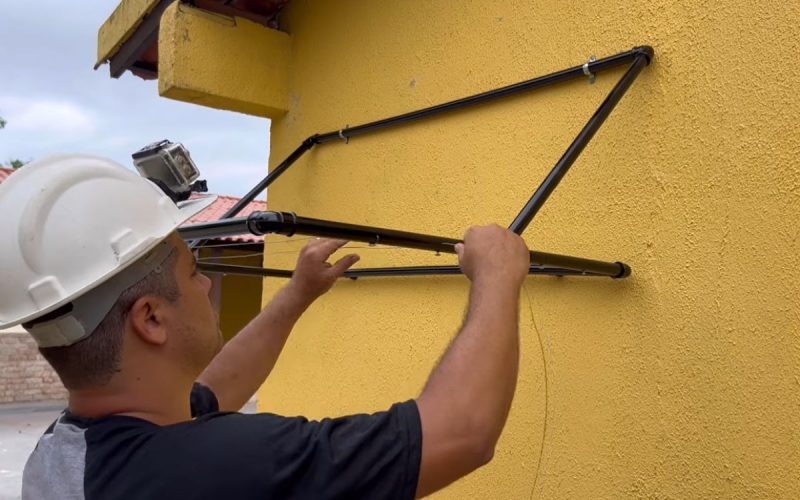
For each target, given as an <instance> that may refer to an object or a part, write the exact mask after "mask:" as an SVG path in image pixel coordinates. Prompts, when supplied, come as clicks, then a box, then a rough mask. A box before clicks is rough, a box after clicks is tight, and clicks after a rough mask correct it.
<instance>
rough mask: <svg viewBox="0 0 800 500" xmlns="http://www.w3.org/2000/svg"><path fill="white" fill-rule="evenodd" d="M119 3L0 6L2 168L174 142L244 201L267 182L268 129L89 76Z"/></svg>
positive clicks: (137, 84)
mask: <svg viewBox="0 0 800 500" xmlns="http://www.w3.org/2000/svg"><path fill="white" fill-rule="evenodd" d="M117 4H118V0H76V1H72V2H64V1H63V0H59V1H56V0H38V1H36V2H27V1H16V2H14V1H9V0H0V62H1V63H2V69H1V70H0V71H2V72H1V73H0V116H2V117H3V118H4V119H5V120H6V121H7V122H8V123H7V125H6V128H5V129H2V130H0V164H7V163H8V160H10V159H16V158H19V159H22V160H31V159H36V158H41V157H43V156H46V155H49V154H54V153H73V152H74V153H90V154H97V155H101V156H107V157H109V158H112V159H114V160H116V161H117V162H119V163H122V164H123V165H125V166H128V167H132V164H131V158H130V155H131V153H133V152H134V151H136V150H138V149H139V148H141V147H142V146H144V145H145V144H149V143H151V142H154V141H157V140H161V139H170V140H171V141H174V142H182V143H183V144H184V145H185V146H186V147H187V148H188V149H189V151H190V152H191V154H192V158H193V159H194V160H195V163H197V166H198V167H199V168H200V172H201V173H202V178H205V179H207V180H208V181H209V188H210V190H211V191H213V192H216V193H220V194H233V195H237V196H241V195H243V194H244V193H245V192H247V191H248V190H249V188H250V187H251V186H252V185H253V184H255V182H256V181H257V180H259V179H260V178H261V177H263V176H264V175H265V174H266V169H267V157H268V156H269V135H268V134H269V121H268V120H266V119H264V118H256V117H251V116H246V115H242V114H239V113H233V112H229V111H218V110H214V109H210V108H205V107H202V106H197V105H192V104H188V103H183V102H178V101H173V100H171V99H165V98H162V97H159V96H158V89H157V82H156V81H155V80H153V81H144V80H141V79H139V78H138V77H135V76H133V75H132V74H130V73H125V75H123V76H122V77H121V78H119V79H117V80H115V79H112V78H111V77H110V76H109V71H108V65H104V66H101V67H100V68H99V69H98V70H97V71H95V70H93V69H92V67H93V66H94V62H95V56H96V53H97V45H96V44H97V30H98V28H99V27H100V25H101V24H102V23H103V21H105V19H106V18H107V17H108V15H109V14H110V13H111V12H112V11H113V10H114V7H116V5H117Z"/></svg>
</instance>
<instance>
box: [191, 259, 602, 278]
mask: <svg viewBox="0 0 800 500" xmlns="http://www.w3.org/2000/svg"><path fill="white" fill-rule="evenodd" d="M197 268H198V269H199V270H200V271H202V272H206V273H217V274H233V275H240V276H253V277H260V278H291V277H292V274H293V272H292V271H290V270H288V269H270V268H263V267H252V266H237V265H231V264H214V263H210V262H201V263H198V264H197ZM461 274H463V272H462V271H461V268H460V267H458V266H405V267H404V266H399V267H374V268H370V267H365V268H361V269H351V270H349V271H347V272H345V274H344V276H343V277H344V278H350V279H358V278H377V277H389V276H448V275H461ZM528 274H531V275H548V276H588V277H601V276H604V275H601V274H594V273H582V272H578V271H573V270H571V269H559V268H548V267H540V266H531V267H530V269H529V270H528Z"/></svg>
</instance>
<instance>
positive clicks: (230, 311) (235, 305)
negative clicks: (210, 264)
mask: <svg viewBox="0 0 800 500" xmlns="http://www.w3.org/2000/svg"><path fill="white" fill-rule="evenodd" d="M246 255H252V252H251V253H249V254H248V252H246V251H238V252H237V251H233V250H226V251H225V252H224V254H223V256H225V257H233V256H237V258H236V259H235V262H236V264H237V265H241V266H256V267H257V266H259V265H261V258H260V257H246V258H240V257H243V256H246ZM224 262H225V261H223V263H224ZM227 262H228V263H230V262H234V261H233V260H228V261H227ZM261 291H262V290H261V286H260V283H259V281H258V280H257V279H253V278H250V277H248V276H236V275H225V276H224V277H223V278H222V296H221V299H222V300H221V304H220V317H219V320H220V329H221V330H222V335H223V337H225V340H226V341H227V340H230V339H231V338H232V337H233V336H234V335H236V334H237V333H239V331H240V330H241V329H242V328H244V327H245V325H247V323H249V322H250V320H251V319H253V316H255V315H256V314H258V312H259V311H260V310H261Z"/></svg>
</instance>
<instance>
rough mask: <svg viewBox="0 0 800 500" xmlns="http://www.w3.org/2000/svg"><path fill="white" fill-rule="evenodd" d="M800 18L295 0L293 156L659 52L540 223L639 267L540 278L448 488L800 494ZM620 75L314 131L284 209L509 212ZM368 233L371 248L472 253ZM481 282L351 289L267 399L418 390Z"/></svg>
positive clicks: (276, 153)
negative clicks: (506, 370) (507, 365)
mask: <svg viewBox="0 0 800 500" xmlns="http://www.w3.org/2000/svg"><path fill="white" fill-rule="evenodd" d="M798 9H800V4H798V3H797V2H783V1H777V0H768V1H762V2H740V1H732V0H723V1H721V2H716V3H714V4H709V3H707V2H688V1H667V0H647V1H645V0H632V1H630V2H622V3H621V2H612V1H609V0H599V1H596V2H561V1H555V0H547V1H542V2H534V3H532V2H524V1H521V0H505V1H502V2H488V1H478V0H474V1H470V0H453V1H448V2H433V1H419V2H374V1H366V0H352V1H347V2H323V1H310V0H294V1H293V2H291V4H290V5H289V7H288V8H287V10H286V11H285V12H284V14H283V17H282V21H281V23H282V28H283V29H285V30H286V31H287V32H288V33H289V34H290V36H291V44H292V46H291V51H292V54H291V68H290V96H289V98H290V101H289V102H290V106H289V107H290V109H289V112H288V113H287V114H286V115H285V116H283V117H282V118H280V119H276V120H274V121H273V122H272V135H271V159H270V164H271V165H272V166H275V165H276V164H277V163H278V162H279V161H280V160H282V159H283V158H285V157H286V155H288V154H289V153H290V152H291V151H292V150H293V149H294V148H295V147H296V146H297V145H298V144H299V143H300V141H301V140H302V139H304V138H305V137H307V136H308V135H310V134H312V133H315V132H327V131H330V130H335V129H338V128H341V127H344V126H345V125H347V124H351V125H353V124H358V123H362V122H365V121H369V120H373V119H377V118H382V117H385V116H389V115H393V114H396V113H401V112H405V111H409V110H413V109H416V108H420V107H424V106H428V105H431V104H435V103H439V102H443V101H446V100H450V99H453V98H458V97H461V96H465V95H469V94H472V93H475V92H479V91H482V90H487V89H490V88H494V87H498V86H501V85H505V84H509V83H513V82H517V81H521V80H524V79H527V78H530V77H533V76H537V75H540V74H544V73H548V72H551V71H554V70H558V69H562V68H565V67H568V66H572V65H575V64H580V63H582V62H583V61H585V60H586V58H587V57H588V56H589V55H590V54H596V55H597V56H599V57H602V56H606V55H610V54H613V53H617V52H620V51H623V50H627V49H629V48H631V47H633V46H635V45H642V44H649V45H652V46H653V47H654V48H655V51H656V57H655V60H654V62H653V64H652V65H651V66H650V67H648V68H646V69H645V70H644V71H643V73H642V74H641V76H640V77H639V79H638V80H637V81H636V83H635V84H634V85H633V87H632V88H631V90H630V91H629V92H628V94H627V95H626V96H625V97H624V99H623V100H622V102H621V103H620V104H619V106H618V107H617V109H616V110H615V111H614V113H613V114H612V115H611V117H610V118H609V120H608V122H607V123H606V124H605V125H604V126H603V128H602V129H601V130H600V132H599V133H598V134H597V136H596V137H595V139H594V141H593V142H592V143H591V144H590V145H589V147H587V149H586V150H585V152H584V153H583V156H582V157H581V158H580V159H579V160H578V162H577V163H576V164H575V166H574V167H573V169H572V171H571V172H570V173H569V174H568V175H567V177H566V178H565V180H564V182H563V183H562V185H561V186H560V187H559V188H558V190H557V191H556V192H555V194H554V195H553V196H552V198H551V199H550V201H549V202H548V203H547V205H546V206H545V208H544V209H543V210H542V212H541V213H540V214H539V216H538V217H537V218H536V220H535V221H534V223H533V224H532V225H531V227H530V229H529V230H528V231H527V232H526V233H525V239H526V241H527V242H528V243H529V245H530V246H531V247H532V248H536V249H541V250H545V251H551V252H561V253H567V254H574V255H581V256H586V257H592V258H598V259H603V260H622V261H625V262H627V263H629V264H630V265H631V267H632V268H633V275H632V276H631V277H630V278H629V279H627V280H622V281H613V280H610V279H581V278H541V277H540V278H533V277H532V278H530V279H528V281H527V283H526V285H525V291H524V293H523V295H522V310H521V313H520V325H521V337H522V366H521V373H520V382H519V386H518V390H517V394H516V399H515V402H514V405H513V408H512V411H511V416H510V418H509V422H508V425H507V428H506V431H505V432H504V434H503V437H502V439H501V441H500V443H499V445H498V449H497V453H496V456H495V459H494V461H493V462H492V463H491V464H490V465H488V466H487V467H485V468H484V469H482V470H481V471H480V472H479V473H477V474H475V475H473V476H471V477H469V478H467V479H465V480H462V481H460V482H458V483H457V484H455V485H454V486H452V487H450V488H448V489H447V490H445V491H444V492H442V493H441V494H439V495H437V496H436V498H453V499H456V498H458V499H461V498H509V499H511V498H513V499H517V498H520V499H527V498H531V497H535V498H709V497H712V498H720V497H725V498H742V499H744V498H797V497H800V465H798V464H799V463H800V434H799V433H798V432H799V431H798V429H800V411H798V408H800V375H798V373H800V327H799V325H800V304H799V303H798V302H799V301H800V299H799V297H800V293H799V292H800V284H799V283H800V262H799V260H798V253H799V252H798V250H800V248H798V247H799V246H800V245H799V244H798V236H799V235H800V229H799V228H800V224H798V215H797V213H798V207H799V206H800V166H798V160H797V155H798V153H800V147H799V145H800V141H798V135H797V131H796V116H797V115H798V113H799V112H800V101H799V100H798V99H797V96H796V92H795V83H796V82H797V81H798V78H800V69H799V68H798V66H797V65H796V64H792V61H795V60H796V54H797V52H798V48H800V47H799V46H798V40H800V36H799V35H800V29H798V21H800V12H799V11H798ZM620 74H621V71H615V72H611V73H606V74H602V75H601V76H600V77H599V78H598V81H597V83H596V84H595V85H588V84H587V83H586V82H585V81H576V82H572V83H566V84H561V85H559V86H557V87H554V88H550V89H548V90H544V91H541V92H537V93H534V94H530V95H524V96H517V97H513V98H510V99H507V100H505V101H503V102H498V103H495V104H489V105H485V106H482V107H481V108H480V109H478V110H472V111H460V112H457V113H453V114H451V115H449V116H447V117H439V118H436V119H432V120H429V121H426V122H424V123H418V124H414V125H409V126H406V127H404V128H402V129H396V130H392V131H387V132H383V133H379V134H375V135H371V136H368V137H359V138H354V139H353V140H351V141H350V143H349V144H347V145H345V144H343V143H337V144H333V145H326V146H322V147H319V148H317V149H316V150H314V151H312V152H311V153H310V154H308V155H306V156H305V157H304V158H303V159H302V160H300V161H299V162H298V163H297V164H296V165H295V166H294V167H293V168H292V169H291V170H290V171H289V173H287V174H286V175H285V176H284V177H283V178H281V179H280V180H279V181H278V182H276V183H275V184H274V185H273V187H271V188H270V193H269V201H270V208H271V209H274V210H293V211H296V212H297V213H299V214H303V215H308V216H314V217H320V218H330V219H335V220H343V221H349V222H353V223H363V224H370V225H378V226H387V227H392V228H398V229H405V230H411V231H420V232H428V233H435V234H442V235H448V236H458V235H460V234H462V232H463V230H464V228H466V227H467V226H469V225H470V224H482V223H489V222H499V223H502V224H507V223H508V222H510V221H511V220H512V219H513V217H514V216H515V215H516V213H517V211H518V209H519V208H520V207H521V206H522V204H523V203H524V202H525V201H526V200H527V199H528V197H529V196H530V194H531V193H532V191H533V189H534V188H535V187H536V186H537V185H538V183H539V182H540V180H541V179H542V178H543V177H544V175H545V174H546V172H547V171H548V170H549V169H550V168H551V166H552V165H553V164H554V162H555V161H556V160H557V159H558V158H559V156H560V155H561V154H562V153H563V151H564V149H565V147H566V145H567V144H568V143H569V142H570V141H571V140H572V139H573V137H574V136H575V134H576V133H577V131H578V130H579V128H580V127H581V126H582V125H583V124H584V123H585V121H586V120H587V118H588V117H589V116H590V115H591V113H592V112H593V111H594V110H595V109H596V107H597V105H598V104H599V103H600V102H601V101H602V99H603V98H604V96H605V94H606V93H607V91H608V90H609V89H610V88H611V86H612V85H613V84H614V83H615V82H616V80H617V79H618V77H619V76H620ZM269 241H270V242H273V243H275V242H278V241H281V240H280V238H277V237H276V238H271V239H270V240H269ZM300 244H301V243H297V244H285V245H268V247H267V248H268V250H267V254H266V259H265V262H266V264H267V265H269V266H286V267H288V266H291V265H292V264H293V261H294V259H295V255H296V254H295V253H293V252H288V251H287V250H289V249H293V248H294V249H296V248H299V245H300ZM353 246H358V247H361V246H363V245H353ZM278 249H280V250H278ZM357 251H359V252H360V253H361V254H362V256H363V257H364V260H363V262H362V264H360V265H367V266H384V265H409V264H452V263H455V259H454V258H453V257H452V256H445V255H442V256H435V255H431V254H428V253H425V252H419V251H407V250H396V249H383V248H380V247H378V248H377V249H367V248H359V249H357ZM282 283H283V281H281V280H268V281H266V282H265V299H269V297H270V296H271V295H272V294H273V293H274V291H275V290H276V288H277V287H278V286H280V285H281V284H282ZM467 290H468V283H467V281H466V280H465V279H464V278H461V277H442V278H420V277H414V278H382V279H371V280H366V279H365V280H360V281H356V282H350V281H347V282H342V283H340V284H338V285H337V286H336V288H335V289H334V290H333V291H332V292H331V293H329V294H328V295H326V296H325V297H324V298H323V299H321V300H320V301H319V302H318V303H317V304H316V305H314V306H313V308H312V309H311V310H310V311H309V312H308V313H307V314H306V315H305V316H304V317H303V318H302V319H301V321H300V323H299V325H298V327H297V329H296V331H295V332H294V333H293V336H292V339H291V340H290V342H289V344H288V345H287V347H286V350H285V353H284V355H283V357H282V359H281V360H280V362H279V363H278V366H277V368H276V370H275V372H274V373H273V375H272V376H271V378H270V380H269V382H268V383H267V384H266V385H265V386H264V387H263V388H262V390H261V392H260V394H259V405H260V408H261V409H262V410H269V411H275V412H281V413H285V414H304V415H307V416H310V417H322V416H327V415H336V414H345V413H350V412H363V411H374V410H379V409H384V408H387V407H388V406H389V405H390V404H391V403H392V402H394V401H397V400H404V399H408V398H413V397H415V396H416V395H417V394H418V392H419V391H420V389H421V387H422V385H423V383H424V381H425V379H426V376H427V374H428V372H429V371H430V369H431V368H432V367H433V365H434V363H435V362H436V360H437V359H438V357H439V356H440V354H441V353H442V351H443V350H444V348H445V347H446V345H447V344H448V342H449V340H450V338H451V337H452V335H453V334H454V332H455V331H456V329H457V327H458V325H459V322H460V319H461V316H462V313H463V310H464V307H465V304H466V296H467Z"/></svg>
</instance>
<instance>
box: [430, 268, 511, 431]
mask: <svg viewBox="0 0 800 500" xmlns="http://www.w3.org/2000/svg"><path fill="white" fill-rule="evenodd" d="M518 310H519V290H518V289H516V288H514V287H509V286H507V285H506V284H491V283H489V284H481V283H476V284H474V285H473V286H472V289H471V291H470V304H469V310H468V311H467V316H466V319H465V322H464V325H463V327H462V329H461V331H460V332H459V334H458V336H457V337H456V338H455V339H454V341H453V343H452V345H451V347H450V348H449V349H448V351H447V352H446V353H445V356H444V357H443V358H442V361H441V362H440V364H439V366H438V367H437V368H436V369H435V370H434V372H433V373H432V374H431V376H430V379H429V380H428V383H427V385H426V387H425V390H424V391H423V395H425V394H426V393H428V392H433V393H436V397H437V398H440V397H441V398H443V399H447V400H449V401H450V403H449V405H448V406H449V407H450V408H452V412H453V413H454V414H460V415H465V414H467V415H471V416H472V417H473V418H474V420H475V421H477V422H479V425H480V426H481V427H482V428H483V429H486V428H488V429H491V432H490V433H489V434H490V435H491V436H493V440H496V439H497V437H498V436H499V435H500V431H501V430H502V428H503V425H504V424H505V421H506V417H507V416H508V411H509V408H510V407H511V400H512V398H513V397H514V390H515V388H516V382H517V372H518V367H519V335H518V317H519V312H518ZM462 411H463V412H464V413H462Z"/></svg>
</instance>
